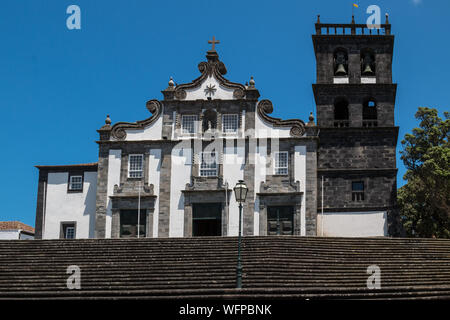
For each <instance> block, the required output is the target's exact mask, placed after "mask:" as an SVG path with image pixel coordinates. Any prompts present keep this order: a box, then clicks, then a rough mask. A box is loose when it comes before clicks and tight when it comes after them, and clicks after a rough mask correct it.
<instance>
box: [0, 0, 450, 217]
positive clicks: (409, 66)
mask: <svg viewBox="0 0 450 320" xmlns="http://www.w3.org/2000/svg"><path fill="white" fill-rule="evenodd" d="M353 2H355V1H341V0H339V1H337V0H315V1H281V0H278V1H273V0H270V1H266V0H258V1H255V0H247V1H242V0H241V1H239V0H228V1H215V0H214V1H213V0H209V1H207V0H203V1H195V0H192V1H186V0H184V1H179V0H176V1H173V0H172V1H144V0H141V1H138V0H127V1H125V0H123V1H112V0H108V1H104V0H95V1H92V0H89V1H88V0H71V1H64V0H53V1H44V0H21V1H17V0H2V1H1V3H0V39H1V43H2V46H1V50H0V108H1V109H0V110H1V126H0V136H1V137H2V138H3V140H2V141H3V142H2V148H1V150H2V151H1V152H2V156H1V157H0V168H1V169H0V170H1V177H2V180H3V183H1V184H0V197H1V206H0V220H21V221H23V222H25V223H27V224H30V225H33V226H34V219H35V207H36V193H37V181H38V176H37V173H38V171H37V169H36V168H34V165H37V164H40V165H50V164H71V163H84V162H95V161H97V154H98V148H97V144H96V143H95V142H94V141H95V140H96V139H97V138H98V134H97V132H96V130H97V129H98V128H99V127H100V126H102V125H103V123H104V119H105V116H106V114H110V115H111V118H112V121H113V122H116V121H136V120H142V119H145V118H147V117H148V111H147V110H146V108H145V102H146V101H147V100H149V99H152V98H158V99H162V94H161V93H160V91H161V90H163V89H164V88H166V86H167V82H168V80H169V77H170V76H173V77H174V80H175V81H176V82H177V83H183V82H189V81H191V80H193V79H194V78H196V77H197V76H198V75H199V73H198V70H197V64H198V63H199V62H200V61H203V60H204V59H205V57H204V56H205V52H206V50H208V48H209V46H208V44H207V40H208V39H210V38H211V37H212V36H213V35H215V36H216V38H217V39H219V40H220V45H218V46H217V50H218V52H219V54H220V58H221V60H222V61H223V62H224V63H225V65H226V66H227V69H228V74H227V78H229V79H230V80H232V81H235V82H241V83H244V82H245V81H248V80H249V78H250V76H251V75H253V76H254V78H255V81H256V86H257V88H258V89H259V90H260V93H261V98H266V99H270V100H272V102H273V103H274V106H275V111H274V116H277V117H283V118H291V117H294V118H301V119H303V120H307V118H308V115H309V112H310V111H311V110H313V95H312V89H311V84H312V83H314V82H315V61H314V52H313V46H312V40H311V34H312V33H313V32H314V22H315V21H316V15H317V14H321V20H322V22H324V23H327V22H330V23H332V22H335V23H343V22H350V20H351V11H352V3H353ZM357 3H358V4H359V9H355V16H356V21H357V23H365V21H366V19H367V16H368V15H367V14H366V13H365V10H366V8H367V7H368V6H369V5H371V4H376V5H378V6H380V7H381V11H382V16H383V21H384V13H385V12H389V14H390V22H391V23H392V32H393V34H395V36H396V40H395V48H394V51H395V53H394V81H395V82H396V83H398V85H399V87H398V93H397V104H396V111H395V115H396V123H397V125H399V126H400V136H399V146H400V140H401V139H402V137H403V136H404V134H405V133H406V132H409V131H411V129H412V128H413V127H414V126H416V121H415V119H414V113H415V111H416V110H417V107H418V106H432V107H437V108H438V110H439V111H440V113H441V114H442V112H443V111H444V110H449V109H450V108H449V89H450V88H449V80H448V78H449V75H450V62H449V59H448V56H449V54H450V41H449V40H450V39H449V38H450V24H449V22H448V21H449V18H448V16H449V15H450V1H448V0H439V1H438V0H422V1H419V0H396V1H374V0H370V1H369V0H364V1H357ZM71 4H76V5H78V6H79V7H80V8H81V17H82V21H81V30H68V29H67V27H66V19H67V17H68V14H66V8H67V7H68V6H69V5H71ZM398 167H399V185H402V184H403V181H402V176H403V174H404V168H403V165H402V163H401V161H400V159H399V157H398Z"/></svg>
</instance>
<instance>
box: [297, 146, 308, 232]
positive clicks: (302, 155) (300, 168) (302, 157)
mask: <svg viewBox="0 0 450 320" xmlns="http://www.w3.org/2000/svg"><path fill="white" fill-rule="evenodd" d="M294 180H295V181H300V191H301V192H303V196H302V204H301V211H300V235H302V236H305V235H306V198H305V195H306V188H305V186H306V146H295V150H294Z"/></svg>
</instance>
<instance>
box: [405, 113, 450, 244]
mask: <svg viewBox="0 0 450 320" xmlns="http://www.w3.org/2000/svg"><path fill="white" fill-rule="evenodd" d="M415 116H416V119H418V120H419V121H420V123H419V128H415V129H413V131H412V133H411V134H406V135H405V138H404V140H403V141H402V145H403V151H401V152H400V153H401V155H402V156H401V159H402V160H403V163H404V164H405V166H406V169H407V172H406V174H405V176H404V179H406V180H407V184H405V185H404V186H403V187H401V188H400V189H399V190H398V203H399V207H400V211H401V215H402V220H403V226H404V228H405V231H406V233H407V235H408V236H416V237H438V238H450V145H449V134H450V133H449V131H450V113H449V112H444V118H445V119H444V120H443V119H442V118H440V117H439V116H438V112H437V110H436V109H430V108H425V107H421V108H419V110H418V111H417V113H416V115H415Z"/></svg>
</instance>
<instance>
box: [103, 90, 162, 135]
mask: <svg viewBox="0 0 450 320" xmlns="http://www.w3.org/2000/svg"><path fill="white" fill-rule="evenodd" d="M146 107H147V109H148V111H150V112H151V113H152V115H151V117H150V118H147V119H145V120H141V121H136V122H118V123H116V124H114V125H113V126H112V128H111V135H112V136H113V137H114V138H116V139H117V140H124V139H125V138H126V136H127V133H126V132H125V129H142V128H144V127H146V126H148V125H150V124H152V123H153V122H155V121H156V120H157V119H158V118H159V116H160V115H161V114H162V109H163V105H162V103H161V102H160V101H158V100H156V99H153V100H149V101H147V104H146Z"/></svg>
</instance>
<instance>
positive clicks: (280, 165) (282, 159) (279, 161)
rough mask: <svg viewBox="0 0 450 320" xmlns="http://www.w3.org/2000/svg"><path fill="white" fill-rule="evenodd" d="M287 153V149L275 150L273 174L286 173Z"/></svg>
mask: <svg viewBox="0 0 450 320" xmlns="http://www.w3.org/2000/svg"><path fill="white" fill-rule="evenodd" d="M288 156H289V153H288V152H287V151H282V152H275V174H278V175H287V174H288V163H289V159H288Z"/></svg>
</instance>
